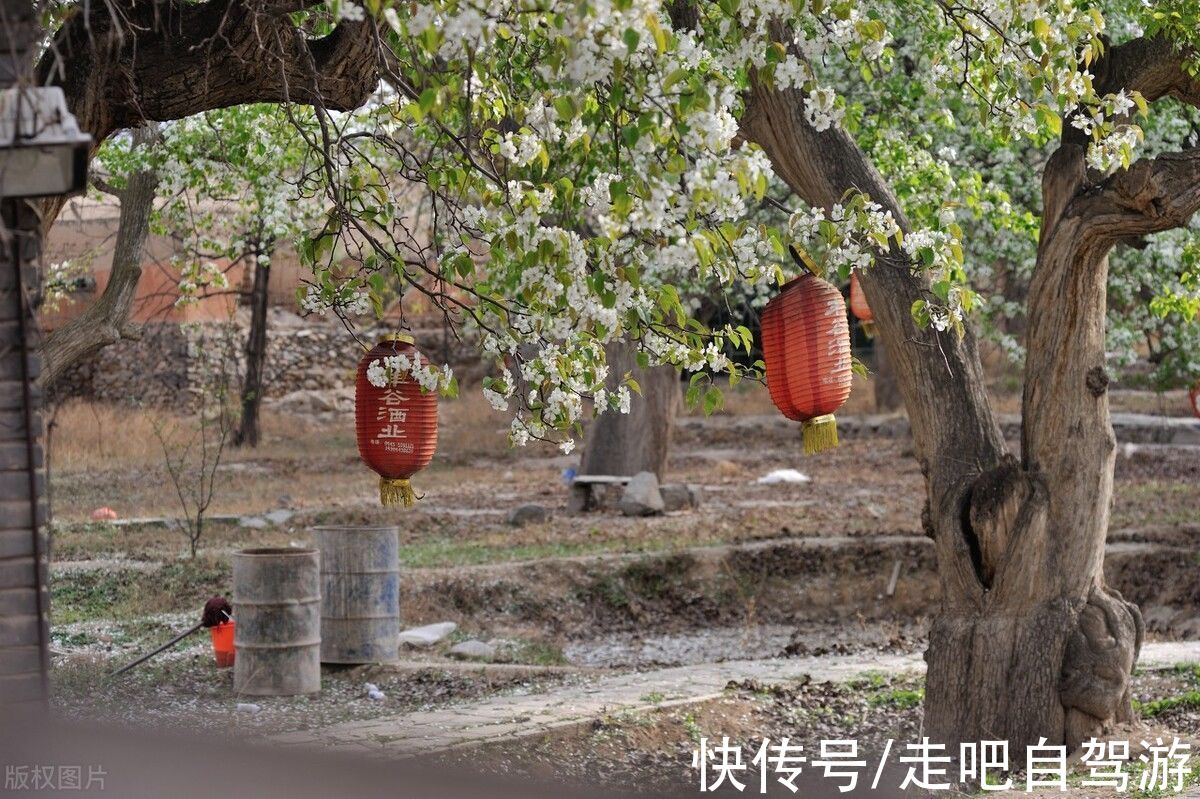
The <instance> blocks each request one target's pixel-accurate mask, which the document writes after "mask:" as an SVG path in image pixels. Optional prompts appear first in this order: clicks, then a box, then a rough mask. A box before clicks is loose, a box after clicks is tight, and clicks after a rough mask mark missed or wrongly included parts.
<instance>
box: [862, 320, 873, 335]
mask: <svg viewBox="0 0 1200 799" xmlns="http://www.w3.org/2000/svg"><path fill="white" fill-rule="evenodd" d="M862 332H863V335H864V336H866V337H867V338H875V322H874V320H868V321H866V322H863V323H862Z"/></svg>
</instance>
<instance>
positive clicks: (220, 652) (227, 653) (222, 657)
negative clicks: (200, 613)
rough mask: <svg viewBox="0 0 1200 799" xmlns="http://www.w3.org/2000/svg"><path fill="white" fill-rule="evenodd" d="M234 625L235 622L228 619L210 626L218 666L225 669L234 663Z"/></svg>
mask: <svg viewBox="0 0 1200 799" xmlns="http://www.w3.org/2000/svg"><path fill="white" fill-rule="evenodd" d="M233 626H234V623H233V622H231V621H227V622H225V623H224V624H218V625H217V626H216V627H209V628H208V632H209V634H210V635H212V645H213V656H214V657H215V658H216V659H217V668H220V669H225V668H229V667H230V666H232V665H233V653H234V648H233Z"/></svg>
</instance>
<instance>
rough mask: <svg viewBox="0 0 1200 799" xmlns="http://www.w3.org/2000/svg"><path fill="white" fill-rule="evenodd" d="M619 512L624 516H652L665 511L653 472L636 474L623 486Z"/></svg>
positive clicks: (664, 504)
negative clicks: (623, 490)
mask: <svg viewBox="0 0 1200 799" xmlns="http://www.w3.org/2000/svg"><path fill="white" fill-rule="evenodd" d="M620 507H621V512H622V513H624V514H625V515H626V516H654V515H656V514H659V513H662V512H663V511H664V510H665V509H666V503H664V502H663V496H662V493H661V492H660V491H659V490H658V478H657V477H655V476H654V472H638V473H637V474H635V475H634V476H633V479H631V480H630V481H629V484H628V485H626V486H625V493H624V494H623V495H622V496H621V503H620Z"/></svg>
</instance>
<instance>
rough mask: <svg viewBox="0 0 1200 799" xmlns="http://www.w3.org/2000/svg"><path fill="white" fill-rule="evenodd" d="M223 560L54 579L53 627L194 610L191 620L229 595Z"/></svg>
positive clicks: (227, 571) (70, 574) (226, 565)
mask: <svg viewBox="0 0 1200 799" xmlns="http://www.w3.org/2000/svg"><path fill="white" fill-rule="evenodd" d="M230 582H231V581H230V566H229V563H228V562H227V561H226V560H225V559H219V558H214V559H209V558H204V557H200V558H197V559H196V560H194V561H193V560H186V561H177V562H173V563H167V564H164V565H162V566H160V567H158V568H157V569H150V570H146V571H143V570H139V569H120V568H118V569H89V570H80V571H71V572H67V573H65V574H56V575H54V577H53V579H51V580H50V618H51V622H52V623H53V624H70V623H72V622H77V621H89V620H92V619H104V620H108V621H121V620H126V619H136V618H139V617H142V616H149V615H153V614H155V613H170V612H177V611H187V610H194V611H195V612H196V618H197V619H199V617H200V610H201V608H203V606H204V602H205V601H206V600H207V599H208V598H209V597H210V596H212V595H213V594H226V595H227V594H228V593H229V591H230Z"/></svg>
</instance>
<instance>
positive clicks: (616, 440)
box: [579, 341, 679, 479]
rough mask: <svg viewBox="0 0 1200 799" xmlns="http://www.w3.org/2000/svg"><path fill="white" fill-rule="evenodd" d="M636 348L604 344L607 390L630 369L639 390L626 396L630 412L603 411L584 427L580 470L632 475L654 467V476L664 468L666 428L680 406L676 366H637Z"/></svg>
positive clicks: (626, 344)
mask: <svg viewBox="0 0 1200 799" xmlns="http://www.w3.org/2000/svg"><path fill="white" fill-rule="evenodd" d="M636 355H637V350H636V349H635V348H634V346H633V345H632V344H630V343H629V342H628V341H617V342H614V343H612V344H609V345H608V347H607V348H605V358H606V359H607V361H608V369H609V373H608V389H609V390H610V391H615V390H616V388H617V386H618V384H619V382H620V378H621V377H622V375H624V374H625V373H626V372H632V376H633V379H634V380H636V381H637V382H638V384H639V386H640V387H641V389H642V393H641V395H640V396H639V395H638V394H637V393H634V394H633V396H632V397H630V403H629V413H618V412H616V411H606V412H605V413H602V414H600V415H599V416H597V417H596V418H595V419H594V420H593V421H592V423H591V425H590V426H589V427H588V431H587V440H586V441H585V443H584V448H583V457H582V458H581V462H580V466H579V471H580V473H581V474H616V475H631V474H637V473H638V472H654V473H655V474H656V475H657V476H658V477H659V479H661V478H662V477H663V475H664V474H665V473H666V470H667V457H668V455H669V454H670V447H671V430H672V428H674V426H675V413H676V411H677V410H678V408H679V370H678V369H676V368H675V367H674V366H653V367H650V368H648V369H643V368H641V367H639V366H638V365H637V360H636Z"/></svg>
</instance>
